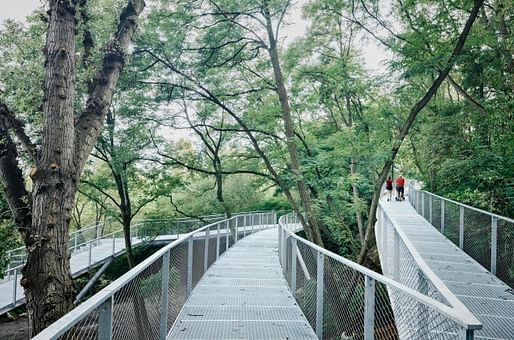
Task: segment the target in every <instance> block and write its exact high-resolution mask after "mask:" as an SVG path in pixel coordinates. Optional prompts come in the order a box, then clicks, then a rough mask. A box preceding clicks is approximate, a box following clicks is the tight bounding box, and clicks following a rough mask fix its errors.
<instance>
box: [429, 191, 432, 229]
mask: <svg viewBox="0 0 514 340" xmlns="http://www.w3.org/2000/svg"><path fill="white" fill-rule="evenodd" d="M432 198H433V197H432V195H428V222H430V224H432V201H433V199H432Z"/></svg>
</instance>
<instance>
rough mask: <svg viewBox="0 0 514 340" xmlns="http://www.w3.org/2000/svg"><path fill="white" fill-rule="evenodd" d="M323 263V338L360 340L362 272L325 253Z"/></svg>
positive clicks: (362, 308) (362, 330)
mask: <svg viewBox="0 0 514 340" xmlns="http://www.w3.org/2000/svg"><path fill="white" fill-rule="evenodd" d="M324 262H325V264H324V268H323V269H324V276H323V284H324V290H323V336H324V339H334V340H336V339H341V338H343V339H344V338H352V339H363V335H364V275H363V274H362V273H359V272H358V271H356V270H354V269H352V268H349V267H347V266H345V265H344V264H342V263H340V262H338V261H336V260H334V259H332V258H330V257H327V256H325V258H324Z"/></svg>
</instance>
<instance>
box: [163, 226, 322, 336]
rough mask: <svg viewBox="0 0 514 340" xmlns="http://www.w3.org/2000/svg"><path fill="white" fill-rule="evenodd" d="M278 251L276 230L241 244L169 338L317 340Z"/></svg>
mask: <svg viewBox="0 0 514 340" xmlns="http://www.w3.org/2000/svg"><path fill="white" fill-rule="evenodd" d="M277 252H278V235H277V229H276V228H273V229H270V230H265V231H260V232H258V233H256V234H253V235H251V236H247V237H246V238H244V239H242V240H240V241H239V242H238V243H236V244H235V245H234V246H233V247H232V248H231V249H230V250H229V251H227V252H226V253H225V254H223V256H221V257H220V259H219V260H218V261H216V262H215V263H214V264H213V265H212V266H211V268H210V269H209V270H208V271H207V272H206V273H205V275H204V276H203V278H202V279H201V281H200V282H199V283H198V285H197V286H196V288H195V289H194V290H193V291H192V294H191V296H190V297H189V299H188V300H187V302H186V304H185V305H184V307H183V309H182V310H181V312H180V314H179V316H178V318H177V320H176V321H175V324H174V325H173V328H172V329H171V331H170V333H169V335H168V339H190V340H191V339H317V337H316V335H315V333H314V331H313V330H312V328H311V326H310V325H309V323H308V321H307V319H306V318H305V316H304V315H303V313H302V311H301V310H300V308H299V307H298V305H297V304H296V302H295V299H294V298H293V296H292V294H291V292H290V290H289V288H288V286H287V282H286V280H285V278H284V276H283V274H282V269H281V267H280V263H279V259H278V256H277Z"/></svg>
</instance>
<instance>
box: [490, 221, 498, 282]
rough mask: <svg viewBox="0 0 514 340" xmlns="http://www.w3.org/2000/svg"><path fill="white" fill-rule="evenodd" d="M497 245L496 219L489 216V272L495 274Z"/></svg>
mask: <svg viewBox="0 0 514 340" xmlns="http://www.w3.org/2000/svg"><path fill="white" fill-rule="evenodd" d="M497 247H498V219H497V218H496V217H494V216H491V273H493V275H496V256H497V249H498V248H497Z"/></svg>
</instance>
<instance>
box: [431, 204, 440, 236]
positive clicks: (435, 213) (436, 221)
mask: <svg viewBox="0 0 514 340" xmlns="http://www.w3.org/2000/svg"><path fill="white" fill-rule="evenodd" d="M430 199H431V200H432V220H429V222H431V223H432V225H433V226H434V227H436V228H437V230H439V231H440V230H441V199H440V198H439V197H434V196H430Z"/></svg>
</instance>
